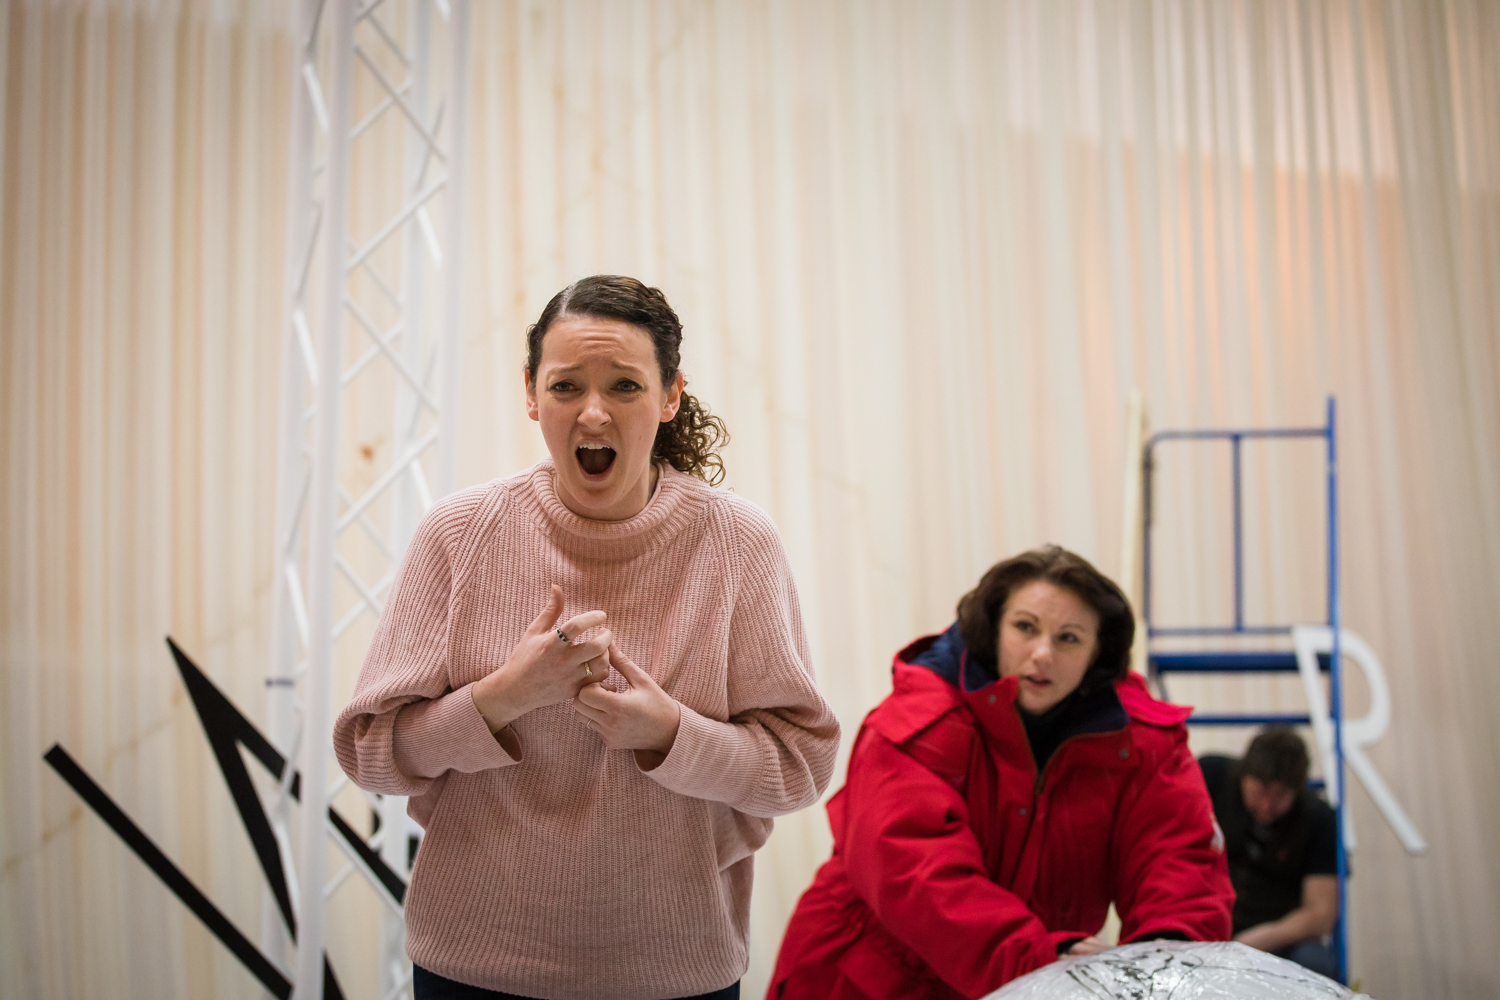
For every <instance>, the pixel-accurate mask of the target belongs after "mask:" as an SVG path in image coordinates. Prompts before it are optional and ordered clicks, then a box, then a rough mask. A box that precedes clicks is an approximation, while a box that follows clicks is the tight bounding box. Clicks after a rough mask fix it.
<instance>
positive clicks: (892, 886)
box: [767, 625, 1234, 1000]
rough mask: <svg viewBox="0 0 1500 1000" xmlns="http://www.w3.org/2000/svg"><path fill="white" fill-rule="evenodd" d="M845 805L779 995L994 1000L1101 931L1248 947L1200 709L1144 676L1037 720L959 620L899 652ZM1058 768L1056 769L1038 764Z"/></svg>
mask: <svg viewBox="0 0 1500 1000" xmlns="http://www.w3.org/2000/svg"><path fill="white" fill-rule="evenodd" d="M893 672H894V679H895V690H894V691H893V692H892V694H891V695H890V696H889V697H887V698H886V699H885V701H883V702H881V703H880V705H878V706H877V707H876V708H875V710H874V711H872V712H871V713H870V714H869V715H868V716H867V717H866V718H865V721H864V725H863V726H862V727H861V729H860V732H859V735H858V736H857V737H856V740H855V744H854V750H853V754H852V756H851V758H850V761H849V775H848V780H847V782H846V783H845V785H844V787H843V788H842V789H841V790H840V791H839V792H838V794H837V795H835V796H834V797H833V798H832V799H830V800H829V802H828V817H829V821H830V823H831V825H832V827H833V837H834V847H833V857H832V858H830V859H829V860H828V862H827V863H825V864H824V865H823V867H822V868H821V869H819V871H818V874H817V877H816V878H815V879H814V881H813V884H812V886H811V887H810V888H809V889H808V890H807V891H806V892H805V893H803V895H802V898H801V900H800V901H799V902H798V904H797V909H796V911H795V912H794V913H793V914H792V919H791V922H790V923H789V924H788V926H787V931H786V936H785V938H784V939H783V941H782V945H781V953H780V955H779V956H778V957H777V962H776V970H775V972H774V974H773V975H772V978H771V986H770V990H769V992H768V994H767V996H768V997H771V998H778V1000H804V998H807V1000H812V998H816V1000H915V998H945V1000H946V998H956V997H972V998H978V997H982V996H984V995H985V994H987V993H989V992H991V991H993V990H994V989H996V988H997V987H999V986H1001V985H1003V984H1005V983H1006V982H1009V981H1010V980H1012V979H1014V978H1016V977H1017V976H1021V975H1024V974H1025V973H1027V972H1030V971H1032V970H1034V969H1037V968H1040V967H1041V966H1043V965H1046V964H1047V963H1049V962H1052V961H1054V960H1055V959H1056V958H1057V956H1058V953H1059V951H1062V950H1066V948H1067V947H1068V946H1069V945H1071V944H1072V943H1073V942H1074V941H1077V940H1078V939H1080V938H1083V937H1087V936H1089V935H1091V934H1096V933H1098V931H1099V930H1100V929H1101V928H1102V927H1103V925H1104V919H1105V915H1106V913H1107V911H1108V908H1109V904H1110V903H1111V902H1113V903H1114V904H1115V908H1116V910H1117V911H1118V912H1119V915H1120V921H1121V927H1120V941H1121V942H1122V943H1124V942H1129V941H1136V940H1147V939H1151V938H1160V937H1166V938H1177V939H1186V940H1195V941H1218V940H1225V939H1227V938H1228V937H1229V928H1230V910H1231V908H1232V906H1233V903H1234V891H1233V889H1232V888H1231V887H1230V883H1229V873H1228V869H1227V867H1226V864H1225V860H1224V840H1223V836H1222V835H1221V834H1220V833H1219V831H1218V827H1217V826H1216V825H1215V823H1214V815H1213V807H1212V804H1211V802H1210V800H1209V796H1208V792H1207V790H1206V788H1205V787H1204V784H1203V777H1202V774H1201V773H1200V771H1199V770H1198V765H1197V763H1196V762H1195V761H1194V759H1193V756H1192V754H1191V753H1189V751H1188V746H1187V728H1186V726H1185V725H1184V721H1185V720H1186V718H1187V716H1188V713H1189V710H1188V709H1185V708H1181V707H1179V706H1176V705H1169V704H1166V703H1164V702H1160V701H1157V700H1155V699H1154V698H1152V697H1151V695H1150V694H1149V693H1148V692H1147V690H1146V686H1145V684H1144V682H1143V681H1142V679H1141V678H1140V677H1139V676H1138V675H1135V674H1132V675H1130V676H1128V677H1127V678H1125V679H1124V680H1122V681H1118V682H1116V683H1114V684H1113V685H1110V686H1107V687H1105V688H1103V689H1102V690H1096V691H1092V692H1081V691H1080V692H1074V693H1073V694H1072V695H1070V696H1069V697H1068V698H1066V699H1064V700H1063V702H1061V703H1059V705H1058V706H1056V707H1055V708H1054V709H1053V710H1052V711H1049V712H1047V713H1043V714H1041V715H1039V716H1028V715H1027V714H1026V713H1024V712H1022V711H1021V709H1020V708H1019V706H1018V705H1017V704H1016V697H1017V694H1018V683H1019V682H1018V680H1017V679H1016V678H1014V677H1008V678H996V677H995V675H994V674H993V672H991V671H986V670H985V669H984V668H983V667H982V666H981V665H980V664H979V663H978V662H977V661H976V659H975V658H971V657H969V656H968V655H967V654H966V652H965V650H964V648H963V639H962V637H961V636H960V634H959V631H958V627H957V625H955V626H954V627H952V628H950V629H949V630H948V631H947V632H946V633H944V634H943V635H941V636H928V637H926V638H923V639H918V640H917V641H916V642H914V643H912V644H911V645H910V646H907V647H906V648H905V649H903V650H902V651H901V652H900V653H898V654H897V655H896V658H895V662H894V665H893ZM1038 762H1040V767H1039V766H1038Z"/></svg>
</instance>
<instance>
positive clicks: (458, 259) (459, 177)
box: [436, 0, 469, 495]
mask: <svg viewBox="0 0 1500 1000" xmlns="http://www.w3.org/2000/svg"><path fill="white" fill-rule="evenodd" d="M448 38H449V71H450V73H451V76H450V79H449V82H448V108H449V112H448V113H449V114H450V115H451V116H452V122H453V128H452V130H451V131H450V132H449V135H451V136H452V137H453V138H452V141H451V142H450V143H449V147H448V190H447V192H446V204H447V208H448V226H447V229H448V249H447V259H446V260H444V261H443V279H444V280H443V286H444V287H443V293H444V294H443V299H444V305H445V315H444V321H443V331H442V344H441V345H440V346H439V348H438V356H439V363H440V365H441V373H440V375H439V380H440V385H441V387H442V401H443V402H442V406H443V410H442V415H441V417H440V425H441V427H442V431H441V434H440V436H439V439H438V471H437V484H436V485H437V489H436V492H437V494H439V495H444V494H447V493H451V492H453V490H454V489H455V488H456V486H457V485H458V393H459V381H460V376H461V369H460V367H459V352H460V349H461V348H462V346H463V315H464V301H463V279H464V242H465V226H464V222H465V221H466V220H465V211H466V207H467V201H468V179H469V0H453V16H452V18H451V19H450V21H449V25H448Z"/></svg>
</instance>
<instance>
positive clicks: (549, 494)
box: [518, 459, 701, 560]
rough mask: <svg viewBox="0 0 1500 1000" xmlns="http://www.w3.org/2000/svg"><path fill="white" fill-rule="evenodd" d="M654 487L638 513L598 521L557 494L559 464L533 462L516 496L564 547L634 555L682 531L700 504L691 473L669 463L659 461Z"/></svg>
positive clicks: (612, 556)
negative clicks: (680, 470) (678, 469)
mask: <svg viewBox="0 0 1500 1000" xmlns="http://www.w3.org/2000/svg"><path fill="white" fill-rule="evenodd" d="M657 470H658V475H657V477H656V489H655V490H653V491H652V493H651V499H649V500H647V501H646V506H645V507H643V508H641V511H640V513H638V514H636V515H634V516H633V517H627V518H625V519H624V520H623V521H596V520H594V519H593V518H589V517H582V516H580V515H578V514H575V513H574V512H573V511H571V510H569V509H568V506H567V505H566V504H564V503H563V502H562V498H561V497H559V496H558V495H557V467H556V466H555V465H553V463H552V460H551V459H544V460H543V461H541V462H539V463H537V465H536V466H535V467H534V468H533V469H532V470H531V475H529V476H528V477H527V478H526V480H525V488H524V490H523V495H522V496H520V497H518V499H520V500H521V501H522V503H523V504H524V505H525V506H527V507H529V508H531V511H532V515H533V517H534V518H535V520H536V522H537V525H538V527H540V528H541V530H542V531H543V532H545V533H546V534H547V535H548V536H549V537H550V538H551V539H552V540H553V542H554V543H555V544H556V545H557V546H558V547H559V548H561V549H563V550H564V551H566V552H568V553H570V554H572V555H576V556H582V557H585V558H592V559H607V560H625V559H632V558H634V557H636V556H638V555H640V554H641V553H643V552H646V551H647V550H649V549H651V548H654V547H656V546H657V545H658V544H660V543H661V542H663V541H665V540H666V539H667V538H670V537H671V536H672V535H674V534H676V533H677V532H678V531H680V530H681V529H682V528H683V527H684V526H685V525H686V524H687V523H688V522H689V521H690V520H691V519H692V515H693V513H694V512H695V511H696V510H697V509H698V508H699V507H700V506H701V501H700V502H697V503H695V502H694V500H695V499H696V498H695V497H694V495H693V494H695V493H696V492H697V491H695V490H693V488H692V486H693V482H694V481H693V479H692V477H691V476H688V475H685V474H684V473H681V472H678V471H677V470H676V469H673V468H672V467H671V466H669V465H666V464H664V463H663V464H659V465H658V466H657Z"/></svg>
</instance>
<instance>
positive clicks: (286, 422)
mask: <svg viewBox="0 0 1500 1000" xmlns="http://www.w3.org/2000/svg"><path fill="white" fill-rule="evenodd" d="M316 2H317V0H302V2H300V3H297V4H296V5H295V6H294V8H293V14H292V39H293V45H294V49H293V58H292V108H291V117H292V123H291V129H292V132H291V147H292V149H291V160H290V164H289V171H288V173H289V176H288V178H287V226H286V305H285V317H284V322H283V325H282V348H281V399H280V404H279V414H278V428H277V442H276V450H277V458H276V464H277V469H276V529H275V530H276V534H275V539H274V544H275V546H276V548H275V554H274V556H273V558H272V566H273V578H272V581H271V593H272V597H271V658H270V665H269V669H268V670H267V673H266V686H267V693H266V709H267V727H268V729H269V737H270V740H271V743H272V745H274V746H275V747H276V749H277V750H279V751H281V753H282V755H283V756H286V757H288V760H287V766H288V767H292V766H294V765H293V762H292V761H291V760H290V754H291V753H292V752H293V743H294V741H295V739H296V732H297V691H296V687H295V685H296V676H295V671H296V665H297V653H298V639H297V623H296V614H295V613H294V612H293V610H292V607H291V601H292V598H293V595H292V593H291V587H290V583H289V581H288V579H287V573H288V571H289V570H290V571H293V572H295V570H296V564H297V553H296V548H295V543H294V539H295V537H296V531H297V523H298V520H299V516H298V515H299V511H298V506H299V504H300V501H301V497H302V483H303V482H305V479H306V476H307V473H308V470H307V463H306V460H305V459H304V458H303V455H302V409H303V405H304V399H305V396H306V390H305V385H306V382H305V380H306V378H307V372H306V371H305V370H304V366H303V363H302V353H301V349H300V347H299V346H298V344H297V324H298V322H299V320H298V315H299V313H300V311H301V310H302V308H303V294H302V291H303V289H302V287H301V282H302V266H303V262H304V260H305V259H306V256H307V254H308V252H309V251H310V249H311V247H310V240H311V239H312V232H313V230H312V222H313V204H312V161H313V149H314V136H313V110H312V99H311V97H310V95H309V94H308V91H307V84H306V81H305V80H304V79H303V77H302V66H303V64H304V63H305V62H306V61H307V59H308V58H310V53H309V51H308V49H306V48H304V44H305V43H306V42H307V40H308V36H309V34H310V33H311V31H312V15H313V9H312V8H313V4H314V3H316ZM271 814H272V815H271V822H272V824H273V826H274V827H275V828H277V829H279V830H283V831H284V830H285V828H286V824H287V821H288V818H289V809H288V807H287V800H286V798H285V797H284V796H278V797H277V800H276V801H275V802H274V803H273V804H272V807H271ZM289 860H290V858H286V857H284V858H283V861H284V862H285V861H289ZM288 877H289V878H290V873H288ZM260 927H261V933H260V939H261V948H262V950H264V951H265V953H266V955H267V956H268V957H269V958H270V959H271V960H272V961H273V962H275V963H276V964H277V965H278V966H281V965H284V963H285V961H286V957H287V945H288V943H289V942H290V938H289V937H288V935H287V929H286V924H285V922H284V920H283V918H282V914H281V910H280V907H279V906H278V905H277V903H276V897H275V896H274V895H273V894H272V893H271V889H270V886H266V887H265V888H264V894H263V898H262V902H261V925H260Z"/></svg>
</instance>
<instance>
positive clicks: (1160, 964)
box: [985, 941, 1370, 1000]
mask: <svg viewBox="0 0 1500 1000" xmlns="http://www.w3.org/2000/svg"><path fill="white" fill-rule="evenodd" d="M1168 998H1170V1000H1370V998H1369V997H1366V996H1365V995H1364V994H1363V993H1355V992H1354V991H1353V990H1350V989H1347V988H1346V987H1343V986H1340V985H1339V984H1338V983H1336V982H1334V981H1333V980H1332V979H1328V978H1325V977H1323V976H1320V975H1318V974H1317V973H1316V972H1311V971H1309V970H1307V969H1304V968H1303V967H1302V966H1300V965H1297V964H1296V963H1295V962H1288V961H1287V960H1286V959H1284V958H1277V957H1276V956H1275V955H1271V954H1267V953H1266V952H1263V951H1257V950H1255V949H1254V948H1250V947H1247V946H1245V945H1242V944H1235V943H1234V942H1230V941H1214V942H1196V941H1146V942H1142V943H1140V944H1128V945H1124V946H1122V947H1119V948H1114V949H1111V950H1110V951H1106V952H1102V953H1101V954H1098V955H1086V956H1080V957H1078V958H1065V959H1062V960H1061V961H1058V962H1055V963H1053V964H1052V965H1049V966H1046V967H1045V968H1041V969H1038V970H1037V971H1035V972H1033V973H1031V974H1030V975H1026V976H1022V977H1021V978H1020V979H1017V980H1014V981H1013V982H1010V983H1008V984H1006V985H1005V986H1002V987H1001V988H1000V989H998V990H996V991H995V992H993V993H991V994H990V995H989V996H988V997H986V998H985V1000H1168Z"/></svg>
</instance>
